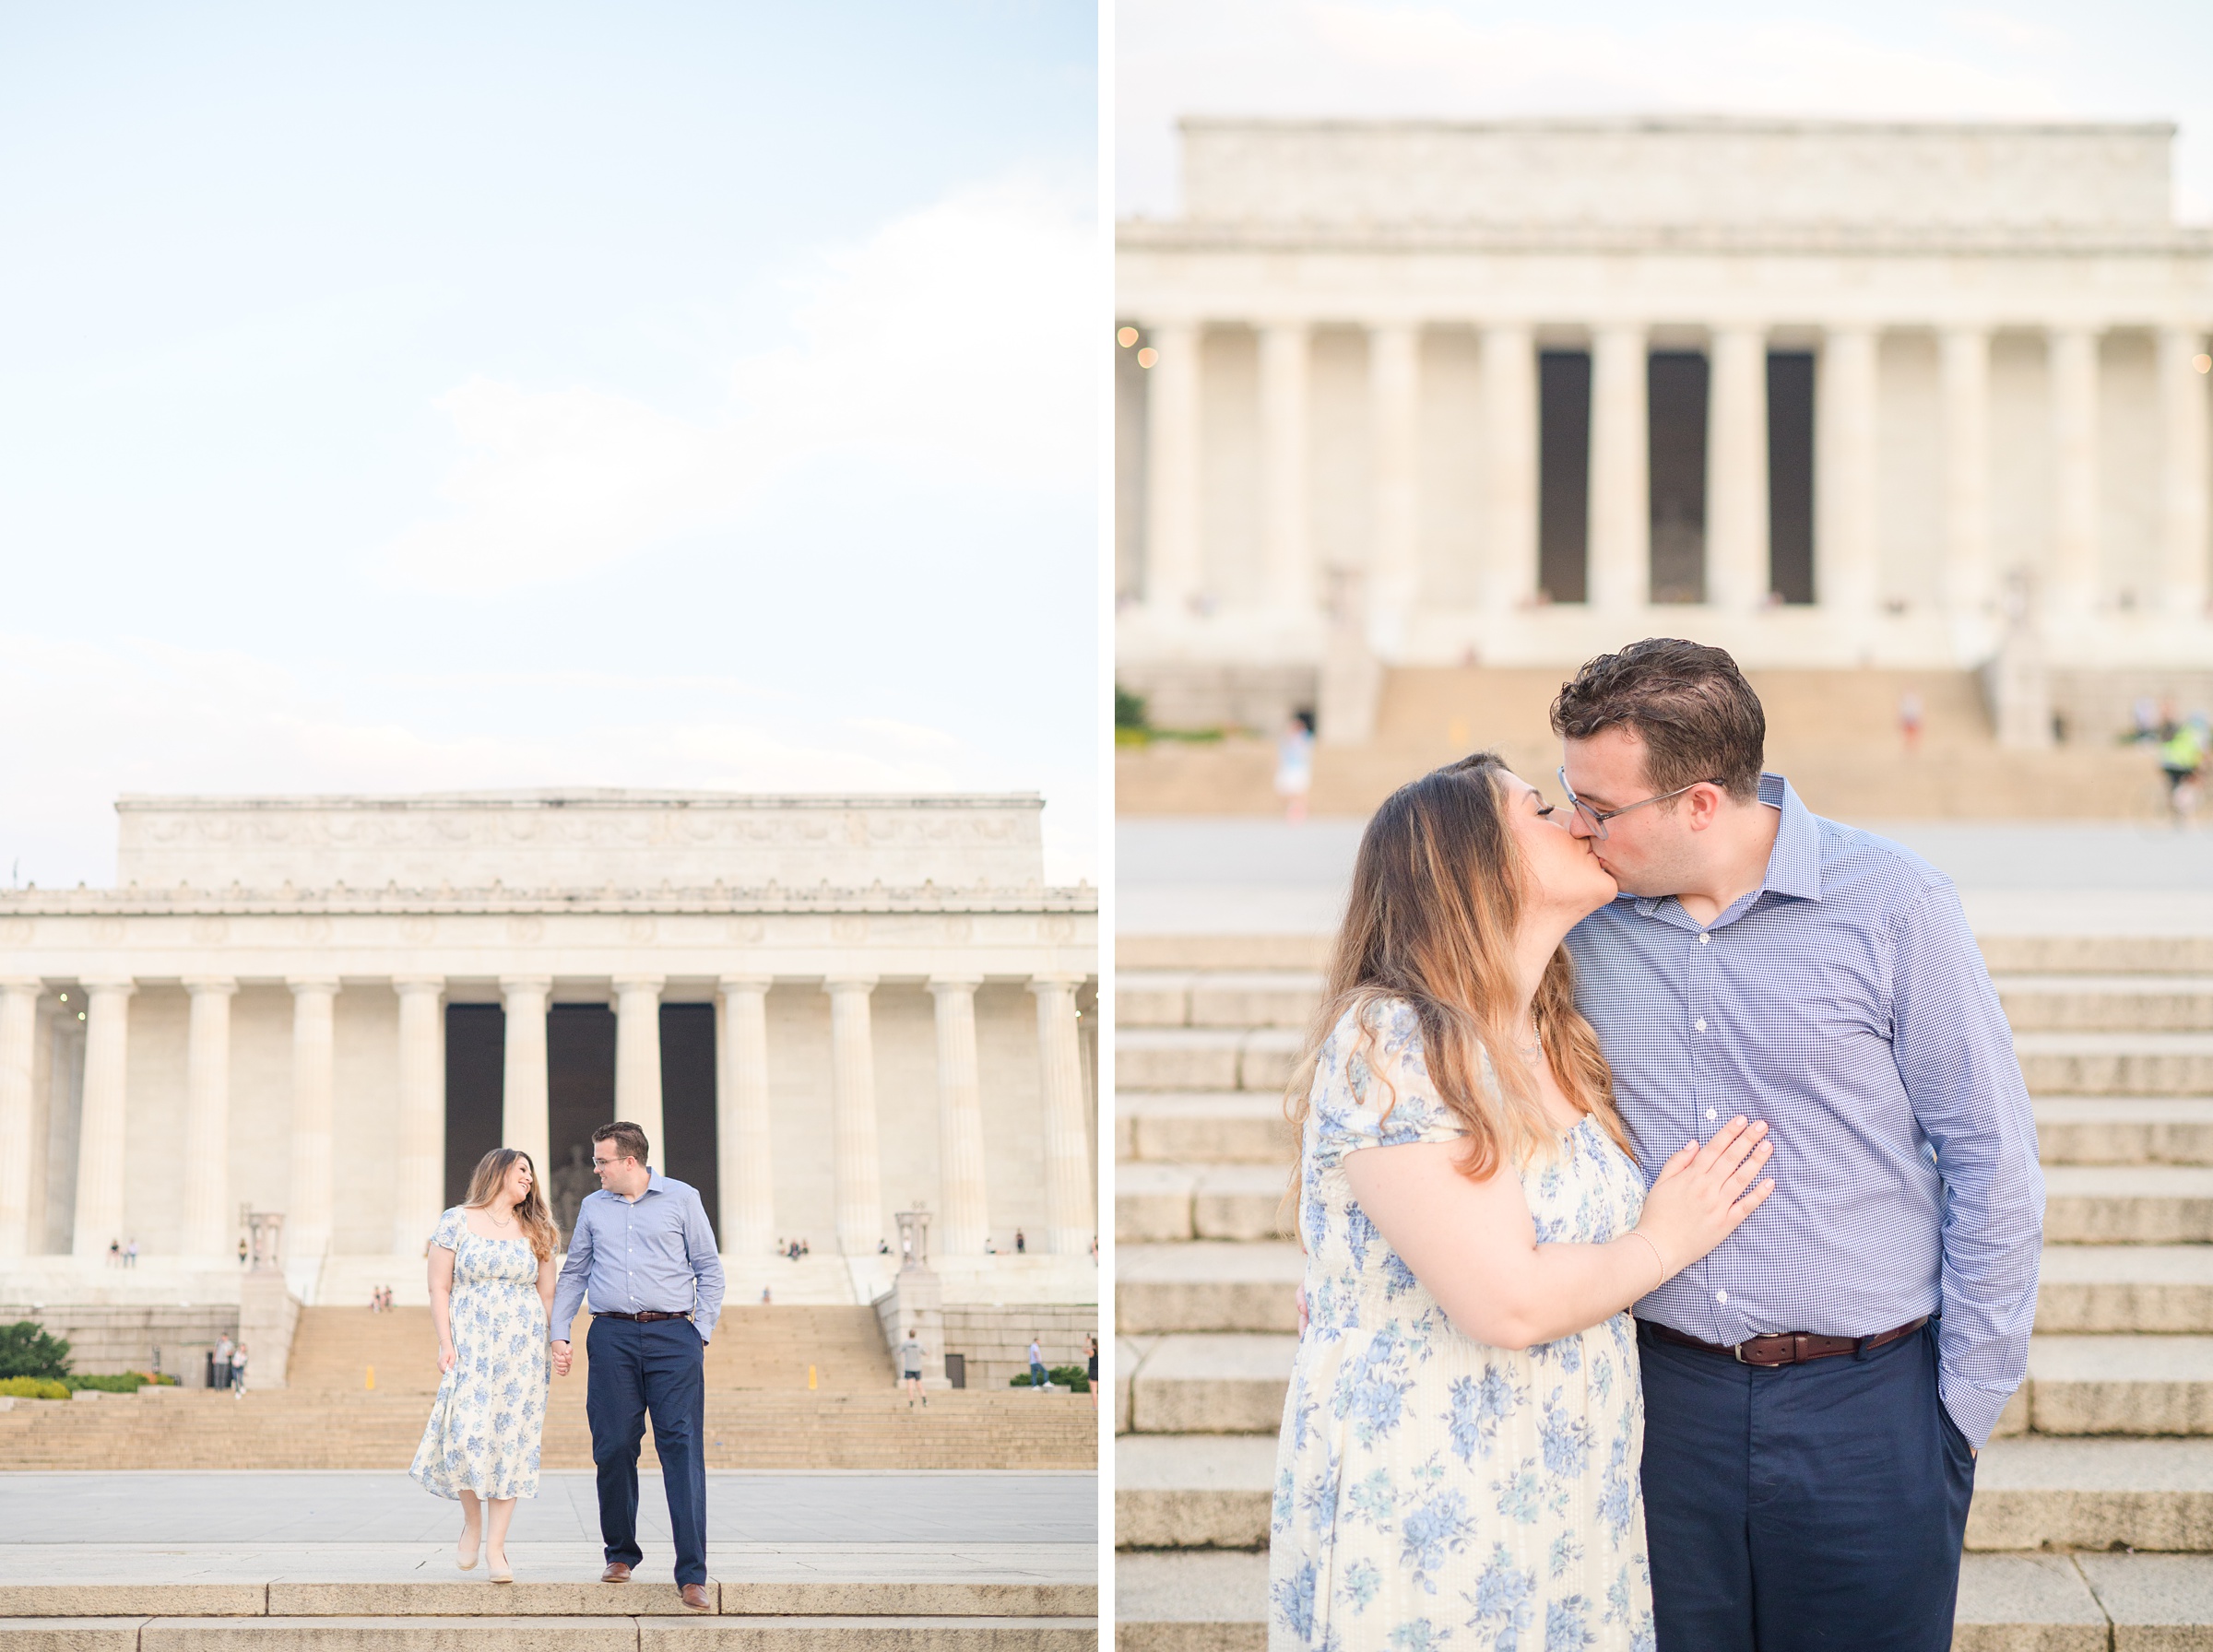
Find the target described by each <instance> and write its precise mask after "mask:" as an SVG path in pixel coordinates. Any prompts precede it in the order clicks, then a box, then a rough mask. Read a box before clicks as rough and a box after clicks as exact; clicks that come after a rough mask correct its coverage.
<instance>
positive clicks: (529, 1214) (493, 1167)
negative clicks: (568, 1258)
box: [461, 1147, 561, 1262]
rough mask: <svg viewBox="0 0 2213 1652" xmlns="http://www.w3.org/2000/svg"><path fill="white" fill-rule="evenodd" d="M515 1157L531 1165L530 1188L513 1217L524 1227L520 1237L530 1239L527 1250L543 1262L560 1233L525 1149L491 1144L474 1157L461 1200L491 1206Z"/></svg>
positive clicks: (474, 1205)
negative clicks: (465, 1196)
mask: <svg viewBox="0 0 2213 1652" xmlns="http://www.w3.org/2000/svg"><path fill="white" fill-rule="evenodd" d="M517 1159H520V1160H521V1161H522V1162H524V1163H525V1164H528V1165H530V1191H529V1192H528V1193H527V1194H525V1195H524V1196H523V1202H522V1203H521V1204H519V1205H517V1206H515V1222H516V1224H517V1225H518V1226H520V1227H521V1229H522V1230H523V1237H524V1238H526V1239H527V1240H529V1241H530V1254H531V1255H533V1256H535V1257H537V1258H538V1260H539V1261H541V1262H542V1261H544V1260H545V1259H546V1258H547V1257H550V1256H551V1255H552V1254H553V1252H554V1250H555V1248H556V1247H557V1246H559V1245H560V1244H561V1234H560V1232H559V1231H558V1230H557V1229H556V1228H555V1227H554V1226H553V1218H552V1216H551V1215H550V1213H549V1212H548V1211H547V1209H546V1194H545V1188H544V1186H543V1185H542V1184H541V1183H540V1182H539V1181H538V1166H537V1165H536V1164H534V1163H531V1160H530V1155H529V1154H528V1153H526V1152H525V1151H523V1150H522V1149H520V1148H517V1147H495V1148H493V1149H492V1150H491V1151H490V1152H489V1153H486V1154H485V1155H484V1156H483V1157H482V1158H481V1159H479V1160H478V1161H477V1168H476V1170H475V1171H474V1172H473V1173H471V1174H470V1175H469V1178H468V1197H467V1198H465V1199H463V1200H462V1201H461V1202H462V1203H463V1204H464V1205H466V1206H467V1207H468V1209H472V1210H483V1209H490V1208H491V1201H492V1199H493V1198H495V1197H497V1196H498V1194H499V1191H500V1184H501V1183H503V1182H504V1181H505V1180H506V1179H507V1173H508V1171H510V1170H512V1169H513V1168H514V1167H515V1161H516V1160H517Z"/></svg>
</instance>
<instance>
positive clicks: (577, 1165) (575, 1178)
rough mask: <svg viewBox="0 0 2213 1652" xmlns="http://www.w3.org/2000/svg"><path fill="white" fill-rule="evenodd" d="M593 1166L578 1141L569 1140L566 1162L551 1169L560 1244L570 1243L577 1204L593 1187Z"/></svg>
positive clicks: (574, 1228) (574, 1226)
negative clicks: (555, 1169)
mask: <svg viewBox="0 0 2213 1652" xmlns="http://www.w3.org/2000/svg"><path fill="white" fill-rule="evenodd" d="M592 1186H593V1178H592V1166H591V1162H590V1161H589V1159H588V1158H587V1157H586V1153H585V1150H584V1148H583V1146H582V1145H581V1144H580V1143H577V1142H571V1143H570V1144H569V1162H567V1163H566V1164H564V1165H562V1167H561V1168H560V1169H559V1170H557V1171H555V1172H554V1173H553V1225H554V1226H555V1227H557V1228H559V1229H560V1230H561V1247H562V1249H563V1250H566V1249H568V1247H569V1235H570V1234H571V1233H574V1232H575V1231H576V1207H577V1206H579V1205H581V1204H582V1203H584V1199H585V1195H586V1194H588V1193H590V1192H591V1191H592Z"/></svg>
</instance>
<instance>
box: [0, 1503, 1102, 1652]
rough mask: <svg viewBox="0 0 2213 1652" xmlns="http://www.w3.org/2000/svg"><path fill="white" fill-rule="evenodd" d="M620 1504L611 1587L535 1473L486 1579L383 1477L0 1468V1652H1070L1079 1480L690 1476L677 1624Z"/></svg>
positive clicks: (586, 1540) (643, 1534) (1081, 1552)
mask: <svg viewBox="0 0 2213 1652" xmlns="http://www.w3.org/2000/svg"><path fill="white" fill-rule="evenodd" d="M638 1513H639V1540H640V1545H641V1547H643V1548H644V1550H645V1560H644V1563H642V1564H641V1565H640V1566H639V1568H638V1571H637V1581H636V1582H635V1583H633V1584H632V1585H629V1586H627V1587H612V1586H604V1585H601V1584H600V1583H599V1582H598V1576H599V1572H600V1568H601V1565H602V1559H601V1551H600V1546H599V1541H598V1504H597V1500H596V1497H595V1495H594V1490H593V1479H592V1476H591V1475H589V1474H586V1473H548V1474H545V1475H544V1476H542V1478H541V1480H540V1489H539V1494H538V1496H537V1497H536V1498H534V1499H530V1500H527V1501H525V1502H522V1503H521V1504H518V1506H517V1508H516V1512H515V1525H514V1527H513V1528H512V1530H511V1533H510V1536H509V1540H508V1549H507V1552H508V1559H509V1561H510V1563H512V1565H513V1568H514V1572H515V1582H514V1583H513V1584H512V1585H504V1586H496V1587H494V1586H491V1584H490V1580H489V1578H488V1576H487V1575H486V1568H485V1567H484V1566H483V1564H482V1563H479V1565H478V1566H477V1567H476V1568H475V1569H474V1570H473V1571H470V1572H462V1571H461V1570H459V1569H458V1568H457V1567H456V1565H455V1563H454V1548H453V1545H454V1540H455V1538H456V1536H457V1535H458V1532H459V1528H460V1516H459V1510H458V1507H457V1505H456V1504H450V1503H447V1502H444V1500H442V1499H439V1498H436V1497H433V1496H432V1495H431V1494H430V1493H426V1492H424V1491H423V1490H422V1489H421V1488H420V1486H418V1485H416V1484H415V1483H414V1482H413V1481H409V1480H408V1478H407V1477H406V1475H404V1474H397V1473H389V1472H382V1471H377V1472H368V1471H356V1472H344V1471H339V1472H311V1471H295V1472H269V1471H259V1470H249V1471H233V1472H209V1473H192V1474H168V1473H145V1472H134V1471H130V1470H119V1471H98V1470H93V1471H84V1472H77V1473H58V1474H57V1473H37V1472H25V1473H18V1474H11V1475H5V1476H0V1652H13V1649H15V1648H18V1647H19V1648H23V1649H25V1652H30V1649H31V1648H34V1647H35V1648H38V1649H39V1652H47V1649H48V1648H59V1647H62V1646H67V1647H69V1648H71V1652H90V1649H94V1648H98V1649H100V1652H107V1649H109V1648H114V1649H115V1652H146V1649H147V1648H149V1647H154V1648H161V1649H168V1648H172V1647H185V1646H195V1647H196V1646H257V1647H263V1648H266V1649H267V1652H294V1649H298V1648H321V1647H337V1646H344V1647H348V1648H355V1647H361V1646H378V1647H392V1648H398V1649H399V1652H410V1649H413V1648H422V1649H424V1652H429V1649H430V1648H437V1649H438V1652H445V1649H446V1648H450V1647H456V1646H469V1645H476V1644H480V1638H481V1637H482V1636H483V1635H485V1634H498V1635H499V1636H500V1637H501V1638H502V1639H503V1641H506V1642H508V1643H510V1644H513V1645H515V1646H517V1648H518V1652H534V1649H536V1648H548V1649H553V1648H566V1647H581V1646H592V1647H598V1646H624V1647H633V1648H635V1647H642V1646H670V1647H674V1646H720V1645H737V1644H740V1642H742V1643H743V1644H744V1645H746V1646H749V1647H754V1648H760V1647H764V1646H767V1645H768V1643H769V1642H770V1641H776V1642H778V1643H779V1644H786V1643H787V1644H788V1645H789V1646H790V1647H791V1648H792V1649H793V1652H799V1648H802V1647H812V1646H817V1645H819V1644H822V1641H823V1640H824V1638H825V1637H828V1638H831V1639H838V1640H842V1641H850V1642H852V1643H854V1644H859V1643H860V1642H861V1641H868V1640H870V1637H871V1636H872V1637H874V1639H875V1640H876V1641H881V1642H882V1644H883V1645H884V1646H906V1645H909V1644H913V1645H916V1646H919V1645H922V1644H925V1643H927V1644H929V1645H930V1646H944V1647H946V1648H948V1649H949V1652H1092V1649H1093V1648H1095V1646H1096V1641H1097V1635H1096V1613H1097V1584H1098V1578H1099V1570H1100V1549H1099V1542H1098V1536H1099V1533H1098V1477H1097V1476H1096V1475H1095V1474H1091V1473H1039V1472H1005V1471H994V1472H976V1473H964V1472H930V1473H886V1474H876V1473H868V1472H850V1471H848V1472H817V1473H710V1474H709V1475H708V1476H707V1570H708V1575H709V1578H710V1584H709V1592H710V1599H711V1600H712V1601H713V1604H714V1610H713V1611H712V1613H711V1614H710V1615H709V1616H708V1617H707V1618H705V1619H691V1620H689V1622H691V1623H692V1625H693V1626H692V1628H690V1629H684V1628H680V1627H679V1626H678V1624H677V1623H676V1622H672V1616H674V1617H676V1618H680V1617H681V1616H682V1614H681V1609H680V1605H679V1603H678V1602H677V1599H676V1593H675V1589H674V1587H673V1584H672V1582H671V1581H670V1572H671V1569H672V1566H673V1563H674V1553H673V1549H672V1545H671V1543H670V1540H669V1515H668V1506H667V1504H666V1502H665V1500H664V1497H663V1493H662V1485H661V1478H660V1476H658V1475H657V1474H648V1475H642V1476H641V1477H640V1488H639V1511H638ZM657 1625H660V1626H659V1627H657ZM518 1637H519V1638H518ZM871 1644H873V1642H871Z"/></svg>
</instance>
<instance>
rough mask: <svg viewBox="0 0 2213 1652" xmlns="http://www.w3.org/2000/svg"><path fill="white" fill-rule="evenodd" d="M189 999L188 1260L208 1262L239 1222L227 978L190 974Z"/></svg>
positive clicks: (233, 986) (232, 987) (234, 987)
mask: <svg viewBox="0 0 2213 1652" xmlns="http://www.w3.org/2000/svg"><path fill="white" fill-rule="evenodd" d="M184 990H185V991H186V992H188V993H190V994H191V995H192V1012H191V1020H190V1022H189V1023H188V1026H189V1031H188V1032H187V1043H186V1045H185V1057H184V1061H185V1088H184V1156H183V1162H182V1164H181V1166H180V1168H181V1170H182V1172H183V1178H182V1179H183V1185H184V1186H183V1192H184V1235H183V1245H182V1246H181V1247H180V1248H181V1249H182V1250H183V1254H184V1255H186V1256H188V1257H207V1258H208V1259H209V1260H213V1259H215V1258H216V1257H221V1256H222V1255H223V1254H224V1253H225V1252H226V1251H228V1250H229V1249H230V1248H231V1233H232V1231H233V1230H234V1229H235V1228H236V1226H237V1218H236V1216H235V1215H233V1214H232V1212H231V997H233V996H234V995H235V994H236V993H237V991H238V983H237V982H236V981H233V980H231V979H230V978H229V977H228V976H219V975H218V976H188V977H186V979H185V982H184Z"/></svg>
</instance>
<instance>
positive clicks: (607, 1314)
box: [592, 1308, 692, 1325]
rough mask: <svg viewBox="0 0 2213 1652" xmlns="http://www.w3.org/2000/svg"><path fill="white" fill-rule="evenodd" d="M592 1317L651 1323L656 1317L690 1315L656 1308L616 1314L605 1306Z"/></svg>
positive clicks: (666, 1317)
mask: <svg viewBox="0 0 2213 1652" xmlns="http://www.w3.org/2000/svg"><path fill="white" fill-rule="evenodd" d="M592 1317H593V1318H595V1319H634V1320H636V1321H637V1322H638V1323H639V1324H640V1325H651V1324H652V1323H653V1322H654V1321H655V1320H657V1319H689V1318H691V1317H692V1316H691V1315H689V1314H664V1313H662V1312H661V1311H660V1310H659V1309H658V1308H648V1309H646V1310H645V1312H644V1313H643V1314H618V1313H616V1312H615V1311H614V1309H612V1308H605V1309H602V1310H600V1311H599V1312H598V1313H596V1314H594V1315H593V1316H592Z"/></svg>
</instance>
